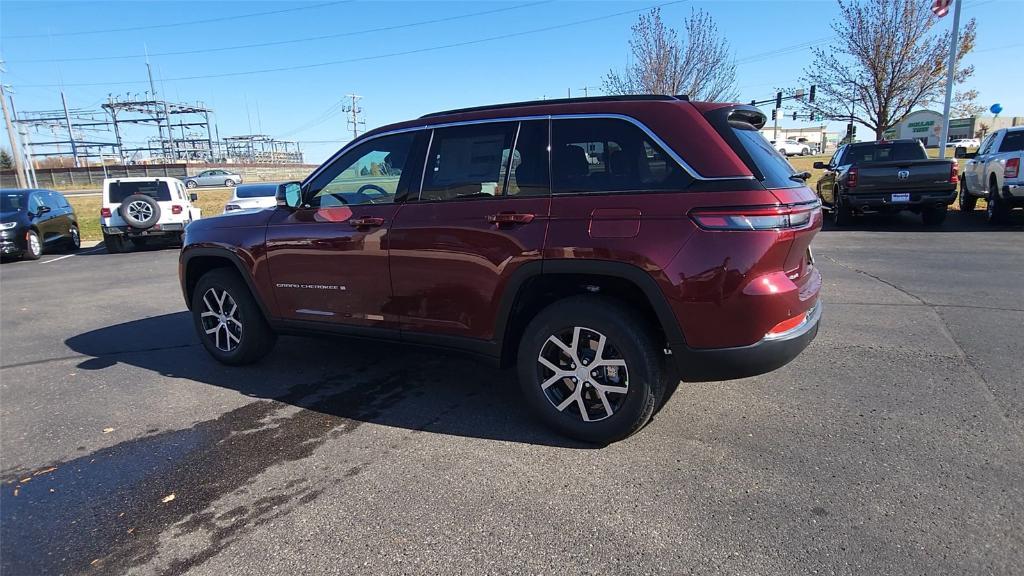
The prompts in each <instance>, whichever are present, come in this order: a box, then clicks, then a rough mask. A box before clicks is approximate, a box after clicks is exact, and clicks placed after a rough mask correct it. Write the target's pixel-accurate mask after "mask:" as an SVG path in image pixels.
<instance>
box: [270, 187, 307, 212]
mask: <svg viewBox="0 0 1024 576" xmlns="http://www.w3.org/2000/svg"><path fill="white" fill-rule="evenodd" d="M274 198H275V199H276V200H277V205H278V206H279V207H281V208H291V209H295V208H298V207H299V204H301V203H302V185H301V184H299V183H298V182H285V183H284V184H278V186H277V193H276V194H274Z"/></svg>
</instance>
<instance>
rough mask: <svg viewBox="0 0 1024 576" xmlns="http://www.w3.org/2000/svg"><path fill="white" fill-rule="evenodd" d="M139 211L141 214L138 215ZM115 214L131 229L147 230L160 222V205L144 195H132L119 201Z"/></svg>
mask: <svg viewBox="0 0 1024 576" xmlns="http://www.w3.org/2000/svg"><path fill="white" fill-rule="evenodd" d="M146 206H148V208H146ZM140 210H141V211H143V212H142V213H140V212H139V211H140ZM117 213H118V214H120V215H121V218H124V221H125V223H126V224H128V225H129V226H131V227H132V228H135V229H136V230H148V229H150V228H152V227H153V226H154V225H156V223H157V222H159V221H160V204H159V203H158V202H157V201H156V200H154V199H153V198H152V197H150V196H146V195H145V194H132V195H131V196H129V197H127V198H125V199H124V200H122V201H121V205H120V206H118V208H117Z"/></svg>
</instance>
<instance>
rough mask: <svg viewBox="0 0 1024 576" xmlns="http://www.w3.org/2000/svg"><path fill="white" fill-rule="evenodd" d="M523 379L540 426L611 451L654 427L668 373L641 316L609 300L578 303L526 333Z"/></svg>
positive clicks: (563, 305)
mask: <svg viewBox="0 0 1024 576" xmlns="http://www.w3.org/2000/svg"><path fill="white" fill-rule="evenodd" d="M518 372H519V385H520V388H521V389H522V392H523V395H524V397H525V399H526V402H527V404H529V405H530V407H531V408H532V410H533V412H534V413H535V414H536V415H537V417H538V418H540V420H541V421H543V422H544V423H545V424H547V425H548V426H549V427H551V428H553V429H555V430H556V431H558V432H560V433H562V434H564V435H566V436H569V437H571V438H575V439H577V440H582V441H585V442H591V443H595V444H608V443H610V442H615V441H616V440H621V439H623V438H626V437H627V436H629V435H631V434H633V433H634V432H636V431H637V430H639V429H640V428H641V427H643V425H644V424H646V423H647V421H648V420H650V418H651V415H652V414H653V413H654V409H655V407H656V406H657V405H658V403H659V402H660V401H661V399H662V397H663V396H664V394H665V390H666V381H667V374H668V372H669V371H667V370H666V369H665V367H664V360H663V358H662V356H661V348H660V347H659V346H658V345H657V339H656V338H655V337H654V336H653V335H652V330H651V328H650V327H649V326H648V325H647V324H646V323H645V322H643V321H642V320H641V319H640V316H639V315H638V314H637V313H636V311H634V310H630V309H628V308H626V307H625V306H623V305H621V304H619V303H618V302H617V301H615V300H611V299H608V298H601V297H595V296H574V297H571V298H568V299H565V300H560V301H558V302H557V303H555V304H552V305H550V306H548V307H547V308H545V309H544V310H542V311H541V312H540V313H539V314H537V316H536V317H534V319H533V320H532V321H531V322H530V324H529V325H528V326H527V327H526V331H525V332H524V333H523V337H522V339H521V340H520V344H519V358H518Z"/></svg>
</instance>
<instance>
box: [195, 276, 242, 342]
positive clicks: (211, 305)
mask: <svg viewBox="0 0 1024 576" xmlns="http://www.w3.org/2000/svg"><path fill="white" fill-rule="evenodd" d="M200 319H201V320H202V323H203V331H204V332H205V333H206V336H207V338H210V339H211V340H212V341H213V345H214V346H216V347H217V349H218V350H221V351H223V352H232V351H234V350H235V349H236V348H238V345H239V343H240V342H241V341H242V322H241V321H240V320H239V319H238V304H236V303H235V300H234V298H232V297H231V295H230V294H228V291H227V290H223V289H218V288H210V289H209V290H207V291H206V293H205V294H203V312H202V313H201V314H200Z"/></svg>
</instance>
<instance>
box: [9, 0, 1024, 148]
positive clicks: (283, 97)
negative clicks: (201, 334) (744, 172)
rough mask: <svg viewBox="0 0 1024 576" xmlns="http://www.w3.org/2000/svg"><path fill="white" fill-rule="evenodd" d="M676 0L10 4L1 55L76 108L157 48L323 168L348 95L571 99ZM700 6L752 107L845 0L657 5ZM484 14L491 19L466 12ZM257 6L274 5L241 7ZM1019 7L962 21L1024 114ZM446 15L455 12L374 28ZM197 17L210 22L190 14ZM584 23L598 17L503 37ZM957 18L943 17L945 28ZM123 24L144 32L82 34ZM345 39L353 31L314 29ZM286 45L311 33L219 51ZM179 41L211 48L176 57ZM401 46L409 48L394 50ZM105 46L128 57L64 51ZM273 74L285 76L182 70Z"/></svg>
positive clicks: (389, 99)
mask: <svg viewBox="0 0 1024 576" xmlns="http://www.w3.org/2000/svg"><path fill="white" fill-rule="evenodd" d="M666 1H667V0H649V1H646V2H617V1H592V2H541V1H538V0H521V1H518V2H426V1H423V2H330V1H329V0H315V1H313V2H289V1H286V2H274V1H237V2H236V1H228V2H199V1H187V2H171V1H164V0H160V1H156V0H151V1H143V0H136V1H131V2H43V1H34V2H17V1H11V0H4V1H3V2H2V3H0V54H2V58H3V59H4V60H5V61H6V68H7V73H6V74H4V78H3V82H4V83H5V84H8V85H11V86H13V88H14V90H15V91H16V94H15V98H16V101H17V105H18V108H19V109H21V110H38V109H54V108H57V107H59V106H60V97H59V92H58V90H59V89H58V87H57V86H58V85H63V86H64V89H65V93H66V94H67V97H68V103H69V105H70V106H72V107H78V108H85V107H98V106H99V104H100V103H101V102H103V101H105V100H106V98H107V95H108V94H110V93H113V94H121V95H124V94H126V93H128V92H131V93H139V94H141V93H143V92H145V91H146V90H148V83H147V79H146V68H145V58H144V57H143V53H144V52H145V51H146V50H148V51H149V53H150V54H151V55H152V56H151V57H150V62H151V63H152V65H153V71H154V77H155V79H156V88H157V91H158V92H160V93H161V96H162V97H165V98H168V99H171V100H182V101H189V102H195V101H202V102H204V103H205V104H206V105H208V106H210V107H212V108H214V109H215V111H216V114H215V120H216V123H217V125H218V128H219V131H220V135H221V136H231V135H238V134H246V133H250V123H251V126H252V132H259V133H265V134H269V135H272V136H276V137H284V138H287V139H292V140H299V141H300V142H301V143H302V147H303V150H304V151H305V152H306V156H307V160H309V161H311V162H319V161H321V160H323V159H325V158H326V157H327V156H328V155H329V154H330V153H331V152H333V151H334V150H335V149H337V148H338V147H339V146H340V145H341V143H342V142H343V141H345V140H347V139H348V137H349V134H350V132H349V130H348V128H347V127H346V124H345V117H344V116H343V115H342V114H341V113H339V112H337V111H336V110H337V106H336V105H337V103H338V102H339V100H340V99H341V98H343V97H344V95H345V94H349V93H352V92H355V93H357V94H360V95H362V96H363V100H362V101H361V105H362V107H363V110H364V117H365V120H366V126H367V128H372V127H374V126H379V125H381V124H387V123H389V122H394V121H398V120H404V119H407V118H410V117H415V116H419V115H422V114H424V113H427V112H431V111H436V110H442V109H446V108H455V107H461V106H473V105H481V104H488V103H494V102H502V101H511V100H526V99H533V98H541V97H543V96H547V97H549V98H550V97H564V96H565V95H566V93H567V89H571V90H572V93H573V95H581V94H582V88H583V87H590V88H591V94H594V93H595V92H596V90H595V88H597V87H600V86H601V81H602V78H603V76H604V75H605V74H606V73H607V71H608V69H609V68H610V67H622V66H623V65H624V64H625V62H626V55H627V51H628V40H629V28H630V25H631V24H632V23H633V22H634V21H635V20H636V17H637V13H638V11H640V10H643V9H645V8H648V7H651V6H655V5H659V4H665V3H666ZM297 8H298V9H297ZM693 8H701V9H704V10H707V11H708V12H710V13H711V14H712V15H713V16H714V18H715V20H716V21H717V23H718V26H719V28H720V30H721V32H722V33H723V34H724V35H725V37H726V38H727V39H728V40H729V41H730V43H731V44H732V46H733V48H734V49H735V53H736V57H737V60H738V69H737V76H738V85H739V87H740V95H741V100H743V101H749V100H751V99H753V98H757V99H765V98H769V97H771V95H772V91H773V88H774V87H775V86H780V85H781V86H795V85H796V80H797V78H798V77H799V75H800V72H801V69H802V68H803V67H804V66H806V65H807V64H808V63H809V61H810V57H811V53H810V48H808V47H807V44H808V43H811V42H815V41H823V40H826V39H827V38H828V36H829V33H830V30H829V28H828V22H829V21H830V20H831V19H832V18H834V17H835V16H836V13H837V8H836V3H835V2H834V0H822V1H809V0H808V1H800V2H779V1H768V0H763V1H728V0H719V1H715V2H697V1H689V2H688V1H682V2H674V3H670V4H667V5H664V6H663V7H662V14H663V17H664V19H665V20H666V21H667V22H668V23H670V24H672V25H675V26H676V27H680V25H681V23H682V20H683V18H684V17H685V16H686V15H687V14H689V12H690V10H691V9H693ZM484 11H490V12H491V13H490V14H480V15H476V16H467V17H465V18H456V17H460V16H464V15H470V14H474V13H479V12H484ZM629 11H633V12H629ZM254 12H277V13H275V14H267V15H262V16H251V17H240V16H243V15H247V14H252V13H254ZM623 12H629V13H623ZM616 14H617V15H616ZM1022 15H1024V2H1021V1H1020V0H964V17H965V18H969V17H974V18H977V20H978V46H977V49H976V52H975V53H974V54H972V55H970V56H969V57H968V63H970V64H973V65H975V67H976V70H977V71H976V74H975V77H974V79H973V80H972V81H971V82H970V86H971V87H973V88H975V89H977V90H979V91H980V93H981V98H980V103H981V104H984V105H985V106H986V107H987V106H988V105H990V104H991V103H993V102H999V103H1001V104H1002V106H1003V108H1004V112H1003V114H1004V115H1021V116H1024V80H1022V79H1021V76H1020V74H1017V73H1013V72H1009V71H1010V70H1013V69H1014V68H1015V67H1016V65H1014V66H1008V65H1007V62H1011V61H1012V62H1016V61H1017V60H1018V59H1019V55H1020V54H1021V53H1024V44H1022V43H1021V41H1020V35H1019V32H1020V22H1021V16H1022ZM439 19H448V20H446V21H443V22H435V23H431V24H424V25H416V26H407V27H402V28H397V29H391V30H381V31H376V32H370V33H363V32H364V31H366V30H369V29H379V28H387V27H397V26H403V25H406V24H414V23H418V22H423V21H427V20H439ZM197 20H205V21H207V22H202V23H189V22H193V21H197ZM209 20H215V21H213V22H209ZM584 20H590V21H589V22H583V23H579V24H577V25H573V26H568V27H564V28H558V29H554V30H541V31H537V32H535V33H530V34H525V35H520V36H514V37H506V38H500V39H492V38H494V37H497V36H503V35H507V34H515V33H520V32H525V31H531V30H537V29H544V28H550V27H553V26H560V25H562V24H568V23H573V22H580V21H584ZM951 21H952V16H948V17H946V18H945V19H944V21H943V23H942V26H947V27H948V26H949V25H950V24H951ZM166 24H174V25H173V26H164V25H166ZM154 26H161V27H154ZM124 28H136V29H134V30H122V31H118V32H104V33H98V34H93V33H87V34H83V32H91V31H96V30H109V29H124ZM348 33H355V34H348ZM341 34H347V35H344V36H340V37H334V38H324V39H311V38H313V37H319V36H330V35H334V36H338V35H341ZM291 40H302V41H300V42H288V43H281V44H277V45H271V46H263V47H251V48H246V49H237V50H217V51H209V50H210V49H216V48H223V47H231V46H237V45H244V44H262V43H274V42H285V41H291ZM476 41H479V42H476ZM468 42H473V43H471V44H464V45H462V46H456V47H447V48H439V49H436V50H434V49H432V48H435V47H441V46H447V45H450V44H460V43H468ZM791 47H792V48H791ZM182 51H202V52H197V53H191V54H166V53H168V52H182ZM410 51H418V52H414V53H408V52H410ZM396 53H405V54H400V55H394V56H387V55H390V54H396ZM766 53H768V54H766ZM1014 54H1017V55H1018V56H1017V57H1016V59H1013V57H1014ZM108 56H128V58H118V59H106V60H76V61H71V60H69V59H70V58H75V59H81V58H94V57H108ZM379 56H383V57H379ZM339 61H341V62H340V63H336V64H330V65H325V66H316V67H306V68H303V66H310V65H314V64H320V63H326V62H339ZM263 69H278V70H277V71H274V72H266V73H260V74H245V75H239V76H222V77H218V78H192V79H186V78H187V77H193V76H210V75H224V74H234V73H240V72H248V71H253V70H263ZM86 84H91V85H86ZM247 110H248V114H247ZM785 124H786V125H794V124H795V125H800V124H801V123H800V122H796V123H794V122H791V121H787V122H785ZM303 127H304V129H302V130H299V131H297V129H299V128H303ZM139 134H141V133H139ZM131 137H132V138H136V137H141V136H131Z"/></svg>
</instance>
